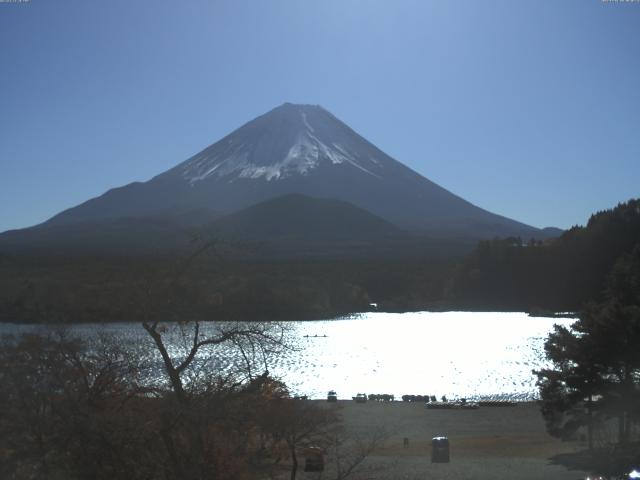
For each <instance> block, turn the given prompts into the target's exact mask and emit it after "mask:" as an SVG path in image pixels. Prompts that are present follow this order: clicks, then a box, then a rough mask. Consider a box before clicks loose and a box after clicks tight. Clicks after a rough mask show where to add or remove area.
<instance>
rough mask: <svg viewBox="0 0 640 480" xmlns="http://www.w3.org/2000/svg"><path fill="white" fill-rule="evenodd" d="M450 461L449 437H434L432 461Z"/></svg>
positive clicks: (432, 441)
mask: <svg viewBox="0 0 640 480" xmlns="http://www.w3.org/2000/svg"><path fill="white" fill-rule="evenodd" d="M448 462H449V439H448V438H447V437H433V439H432V440H431V463H448Z"/></svg>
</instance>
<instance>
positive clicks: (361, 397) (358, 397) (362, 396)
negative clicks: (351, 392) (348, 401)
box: [352, 393, 367, 403]
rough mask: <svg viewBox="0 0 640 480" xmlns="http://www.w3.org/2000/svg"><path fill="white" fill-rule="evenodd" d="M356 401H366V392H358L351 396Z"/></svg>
mask: <svg viewBox="0 0 640 480" xmlns="http://www.w3.org/2000/svg"><path fill="white" fill-rule="evenodd" d="M352 398H353V399H354V400H355V401H356V403H367V394H366V393H358V394H357V395H356V396H355V397H352Z"/></svg>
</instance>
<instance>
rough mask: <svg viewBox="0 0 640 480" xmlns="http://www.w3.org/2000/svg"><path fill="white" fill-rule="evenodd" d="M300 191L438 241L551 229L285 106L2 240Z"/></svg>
mask: <svg viewBox="0 0 640 480" xmlns="http://www.w3.org/2000/svg"><path fill="white" fill-rule="evenodd" d="M496 187H497V188H499V186H496ZM292 194H293V195H292ZM296 195H305V196H308V197H314V198H318V199H321V200H335V201H340V202H347V203H349V204H351V205H353V206H355V207H356V209H357V211H365V213H367V214H372V215H373V216H375V217H378V218H379V219H381V221H383V222H385V223H388V224H389V225H390V226H391V225H392V226H393V228H396V227H397V228H398V230H402V231H405V232H412V234H413V233H415V234H420V235H426V236H428V237H432V238H439V239H445V238H458V239H459V238H464V239H469V240H476V239H484V238H492V237H495V236H509V235H519V236H522V237H525V238H529V237H535V238H545V237H548V236H552V235H553V234H554V233H555V232H553V233H552V232H550V231H547V230H546V229H545V230H541V229H537V228H534V227H531V226H528V225H525V224H523V223H520V222H517V221H515V220H511V219H509V218H506V217H503V216H500V215H496V214H494V213H491V212H488V211H486V210H483V209H482V208H479V207H477V206H475V205H473V204H471V203H470V202H468V201H466V200H464V199H462V198H461V197H459V196H457V195H455V194H453V193H451V192H449V191H447V190H446V189H444V188H442V187H440V186H438V185H437V184H435V183H434V182H432V181H430V180H428V179H427V178H425V177H423V176H422V175H420V174H418V173H417V172H415V171H413V170H411V169H410V168H408V167H407V166H405V165H403V164H402V163H400V162H398V161H397V160H394V159H393V158H391V157H390V156H389V155H387V154H385V153H384V152H383V151H381V150H380V149H378V148H377V147H376V146H375V145H373V144H372V143H370V142H369V141H367V140H366V139H364V138H363V137H362V136H360V135H358V134H357V133H356V132H355V131H353V130H352V129H351V128H349V127H348V126H347V125H346V124H345V123H343V122H342V121H340V120H339V119H337V118H336V117H335V116H333V115H332V114H331V113H329V112H328V111H327V110H325V109H323V108H322V107H320V106H312V105H296V104H290V103H285V104H283V105H281V106H279V107H277V108H274V109H273V110H271V111H269V112H267V113H265V114H264V115H261V116H259V117H257V118H256V119H254V120H251V121H250V122H248V123H246V124H245V125H243V126H242V127H240V128H238V129H237V130H235V131H233V132H232V133H230V134H229V135H227V136H226V137H224V138H222V139H221V140H219V141H218V142H216V143H214V144H212V145H211V146H209V147H207V148H205V149H204V150H202V151H201V152H199V153H197V154H196V155H194V156H192V157H191V158H189V159H187V160H186V161H184V162H182V163H180V164H178V165H177V166H175V167H173V168H171V169H170V170H167V171H165V172H163V173H161V174H159V175H157V176H155V177H153V178H152V179H151V180H149V181H146V182H134V183H131V184H128V185H126V186H123V187H119V188H114V189H112V190H109V191H107V192H106V193H105V194H103V195H101V196H99V197H96V198H93V199H90V200H88V201H86V202H84V203H82V204H80V205H78V206H76V207H73V208H70V209H68V210H65V211H63V212H61V213H59V214H57V215H55V216H54V217H52V218H51V219H49V220H47V221H46V222H44V223H43V224H40V225H38V226H36V227H32V228H30V229H25V230H21V231H14V232H6V233H5V234H3V235H1V236H0V245H1V244H2V243H3V240H7V239H8V237H11V238H13V239H14V240H17V239H18V238H21V239H23V240H25V239H27V237H30V236H33V235H41V234H42V232H45V231H49V232H53V231H55V232H58V233H57V234H56V235H57V236H58V237H60V236H61V235H62V236H64V232H72V231H73V230H74V228H78V227H79V226H81V225H83V226H84V228H85V229H86V228H89V227H87V226H91V225H99V226H100V228H107V227H105V225H107V226H108V225H113V224H114V223H117V224H118V225H119V227H118V228H119V229H120V230H122V228H125V229H126V226H125V227H123V226H122V225H123V224H122V221H123V219H127V220H128V221H130V220H131V219H140V220H141V221H149V222H156V223H154V224H155V225H156V226H157V222H161V223H163V229H161V230H159V231H160V232H163V231H165V230H166V228H169V227H166V225H169V224H171V225H181V226H183V227H184V226H188V225H211V222H214V225H215V222H216V220H217V219H220V218H221V217H225V216H229V215H234V214H238V212H240V211H241V210H243V209H247V208H248V207H251V206H255V205H257V204H260V203H261V202H265V201H269V200H272V199H275V198H277V197H285V198H289V199H292V200H291V201H296V200H295V199H296V198H298V199H299V197H297V196H296ZM267 210H268V209H267ZM267 210H265V211H267ZM255 211H258V212H261V211H263V210H260V209H257V210H255ZM314 211H315V210H314ZM298 214H299V212H298ZM309 214H310V215H312V214H314V213H313V211H310V213H309ZM267 220H268V219H267ZM218 221H219V220H218ZM264 221H265V219H261V222H264ZM133 223H136V222H133ZM125 224H127V222H126V221H125ZM74 226H75V227H74ZM165 227H166V228H165ZM138 228H139V224H138ZM157 232H158V230H157V229H156V233H157ZM16 235H17V236H16ZM3 237H4V238H3Z"/></svg>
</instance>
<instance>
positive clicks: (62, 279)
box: [0, 199, 640, 323]
mask: <svg viewBox="0 0 640 480" xmlns="http://www.w3.org/2000/svg"><path fill="white" fill-rule="evenodd" d="M209 242H210V243H209V244H204V246H203V244H200V245H199V246H197V247H194V248H193V251H189V252H186V253H185V252H182V253H180V254H168V253H164V254H157V255H154V254H140V253H136V254H133V253H132V254H129V255H127V254H124V253H121V254H109V255H107V254H99V253H93V254H91V253H87V252H84V253H78V254H69V253H56V254H53V253H47V252H44V251H39V252H31V253H27V252H23V253H11V254H9V253H2V252H0V292H1V293H0V321H5V322H55V323H58V322H104V321H132V320H138V319H140V318H149V316H151V315H155V316H157V318H162V319H166V320H174V319H181V320H185V319H209V320H255V319H259V320H288V319H291V320H305V319H321V318H332V317H335V316H339V315H344V314H348V313H353V312H362V311H369V310H372V309H377V310H381V311H417V310H496V311H530V312H535V313H542V312H558V311H579V310H580V309H581V308H582V307H583V305H584V303H585V302H586V301H588V300H593V299H598V297H599V295H600V294H601V292H602V289H603V285H604V283H605V279H606V276H607V274H608V272H609V271H610V270H611V268H612V267H613V265H614V264H615V262H616V261H617V260H618V259H619V258H620V257H621V256H622V255H624V254H626V253H629V252H631V251H632V250H633V248H634V247H635V246H636V245H638V244H639V243H640V200H637V199H634V200H630V201H628V202H626V203H622V204H619V205H618V206H616V207H615V208H613V209H610V210H606V211H602V212H598V213H596V214H594V215H593V216H592V217H591V218H590V220H589V222H588V223H587V225H586V226H584V227H573V228H571V229H570V230H568V231H566V232H565V233H564V234H562V235H561V236H560V237H558V238H556V239H550V240H545V241H544V242H543V241H539V240H537V239H523V238H518V237H510V238H502V239H494V240H487V241H482V242H480V243H479V244H478V245H477V246H476V247H472V246H465V245H463V244H460V243H455V242H454V243H452V245H451V247H450V248H448V249H447V248H443V247H442V246H439V248H437V249H434V248H433V245H432V244H425V245H424V247H423V248H420V247H419V244H418V243H416V244H414V245H413V246H412V249H411V251H402V252H398V253H397V254H394V253H389V252H386V253H385V254H384V255H380V254H379V252H372V254H371V255H367V252H366V249H364V250H362V251H360V252H359V254H358V255H356V256H344V255H335V256H331V255H327V256H322V257H320V256H301V255H296V256H293V257H289V258H287V257H286V256H283V255H280V256H277V257H270V256H268V255H260V254H259V253H256V251H255V250H254V249H253V248H252V247H251V245H249V246H247V245H245V244H243V245H240V246H236V245H235V244H234V242H232V241H231V242H230V241H226V240H220V239H217V240H212V241H209ZM194 252H195V253H194ZM373 253H375V254H373Z"/></svg>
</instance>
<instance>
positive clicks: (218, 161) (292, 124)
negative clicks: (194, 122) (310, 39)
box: [179, 103, 381, 185]
mask: <svg viewBox="0 0 640 480" xmlns="http://www.w3.org/2000/svg"><path fill="white" fill-rule="evenodd" d="M355 137H357V138H354V134H353V132H352V131H351V130H350V129H349V128H348V127H346V125H344V124H343V123H342V122H340V121H339V120H337V119H336V118H335V117H334V116H333V115H331V114H330V113H329V112H327V111H326V110H324V109H323V108H321V107H319V106H310V105H294V104H288V103H285V104H284V105H281V106H280V107H277V108H275V109H273V110H271V111H270V112H268V113H266V114H264V115H262V116H260V117H258V118H256V119H255V120H253V121H251V122H249V123H247V124H245V125H244V126H242V127H240V128H239V129H237V130H236V131H234V132H233V133H231V134H230V135H228V136H227V137H225V138H223V139H222V140H220V141H219V142H217V143H215V144H214V145H211V146H210V147H208V148H206V149H205V150H203V151H202V152H200V153H198V154H197V155H195V156H193V157H192V158H190V159H189V160H187V161H186V162H184V163H183V164H181V165H180V166H179V169H180V174H181V176H182V177H183V178H184V179H185V180H186V181H187V182H188V183H189V184H191V185H193V184H196V183H198V182H201V181H204V180H211V179H224V180H226V181H233V180H235V179H239V178H244V179H262V180H265V181H272V180H280V179H284V178H288V177H291V176H295V175H309V174H311V173H313V171H314V170H316V169H318V168H320V167H322V166H345V167H349V168H356V169H358V170H360V171H361V172H363V173H366V174H369V175H373V176H376V177H379V176H380V174H381V172H380V162H379V161H378V160H376V159H375V158H374V157H372V156H371V155H367V156H364V157H363V156H362V155H361V154H360V153H359V152H360V151H361V150H362V148H361V147H360V146H359V145H357V143H358V142H362V139H361V138H360V137H359V136H357V135H355Z"/></svg>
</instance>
